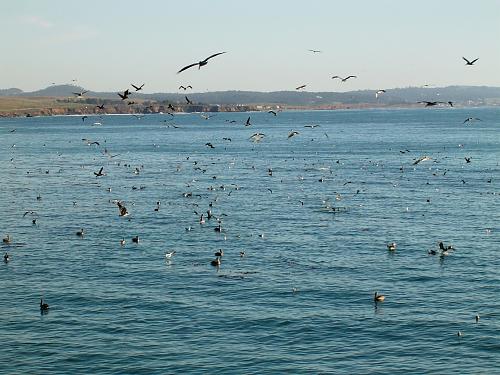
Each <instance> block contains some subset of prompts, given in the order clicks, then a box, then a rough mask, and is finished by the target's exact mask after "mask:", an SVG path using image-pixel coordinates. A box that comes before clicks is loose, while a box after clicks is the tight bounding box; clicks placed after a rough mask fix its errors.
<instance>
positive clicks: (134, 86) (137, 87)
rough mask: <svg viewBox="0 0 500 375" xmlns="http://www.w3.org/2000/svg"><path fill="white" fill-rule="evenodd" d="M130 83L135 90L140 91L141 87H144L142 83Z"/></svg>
mask: <svg viewBox="0 0 500 375" xmlns="http://www.w3.org/2000/svg"><path fill="white" fill-rule="evenodd" d="M131 85H132V87H133V88H134V89H135V91H141V90H142V88H143V87H144V83H143V84H142V85H140V86H136V85H134V84H133V83H131Z"/></svg>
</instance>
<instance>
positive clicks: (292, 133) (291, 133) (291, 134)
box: [288, 130, 299, 139]
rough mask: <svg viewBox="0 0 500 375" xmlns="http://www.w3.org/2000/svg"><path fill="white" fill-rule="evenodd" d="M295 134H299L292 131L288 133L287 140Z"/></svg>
mask: <svg viewBox="0 0 500 375" xmlns="http://www.w3.org/2000/svg"><path fill="white" fill-rule="evenodd" d="M297 134H299V132H298V131H296V130H292V131H291V132H290V133H288V139H290V138H292V137H293V136H294V135H297Z"/></svg>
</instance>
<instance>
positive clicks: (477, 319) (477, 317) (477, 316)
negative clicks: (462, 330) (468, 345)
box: [476, 314, 479, 323]
mask: <svg viewBox="0 0 500 375" xmlns="http://www.w3.org/2000/svg"><path fill="white" fill-rule="evenodd" d="M478 322H479V314H478V315H476V323H478Z"/></svg>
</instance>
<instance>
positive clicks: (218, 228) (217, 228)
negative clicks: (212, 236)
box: [214, 223, 222, 233]
mask: <svg viewBox="0 0 500 375" xmlns="http://www.w3.org/2000/svg"><path fill="white" fill-rule="evenodd" d="M214 231H216V232H219V233H220V232H222V228H221V224H220V223H219V225H218V226H216V227H215V228H214Z"/></svg>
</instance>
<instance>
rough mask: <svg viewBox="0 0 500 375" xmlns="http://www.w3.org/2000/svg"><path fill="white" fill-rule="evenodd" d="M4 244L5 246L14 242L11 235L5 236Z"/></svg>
mask: <svg viewBox="0 0 500 375" xmlns="http://www.w3.org/2000/svg"><path fill="white" fill-rule="evenodd" d="M2 242H3V243H5V244H9V243H11V242H12V238H11V237H10V234H8V235H7V236H5V237H4V238H3V239H2Z"/></svg>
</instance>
